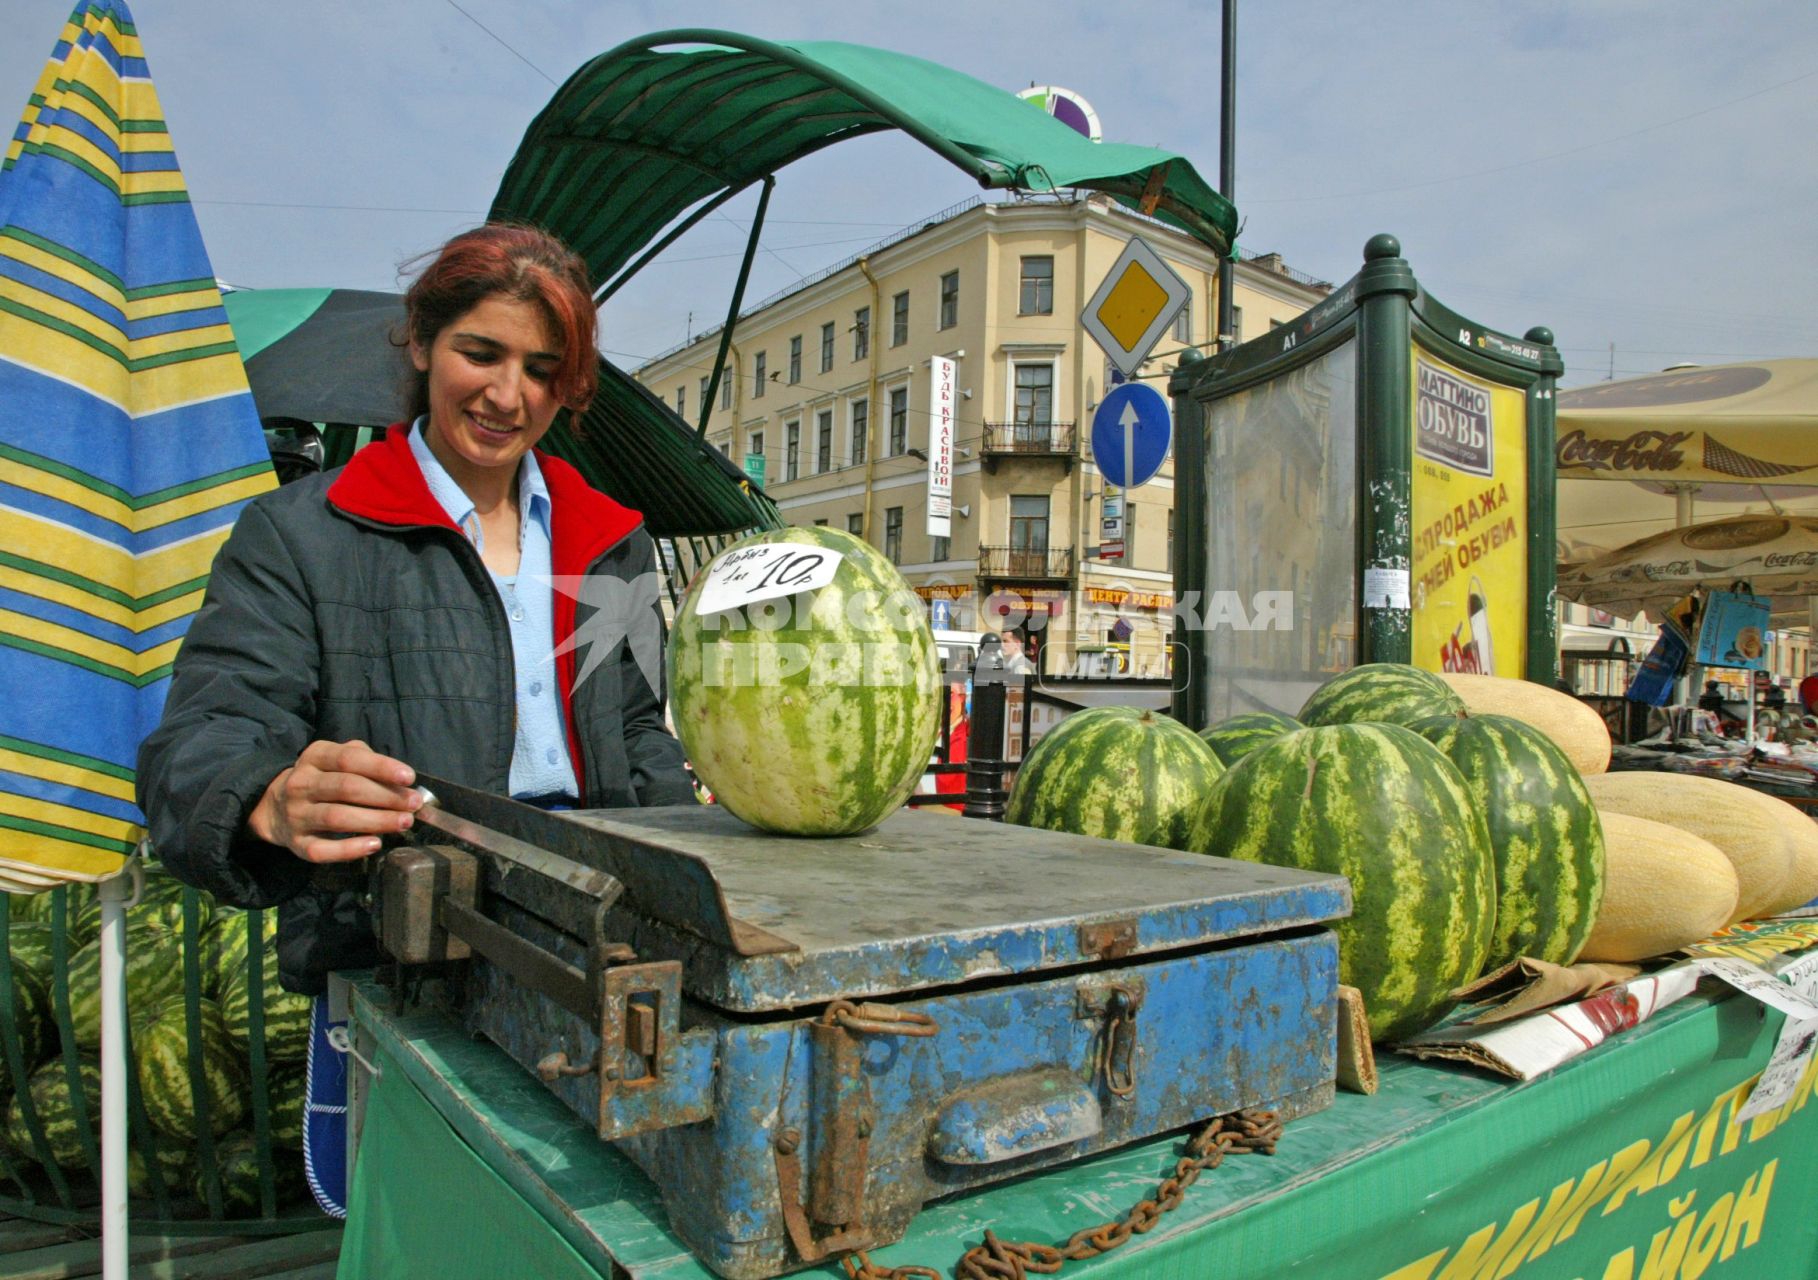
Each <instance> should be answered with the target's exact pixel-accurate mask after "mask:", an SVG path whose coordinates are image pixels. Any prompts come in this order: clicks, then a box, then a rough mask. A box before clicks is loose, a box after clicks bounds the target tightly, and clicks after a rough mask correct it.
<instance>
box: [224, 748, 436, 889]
mask: <svg viewBox="0 0 1818 1280" xmlns="http://www.w3.org/2000/svg"><path fill="white" fill-rule="evenodd" d="M416 779H417V774H416V770H414V769H412V768H411V767H410V766H409V765H407V764H405V763H404V762H403V761H402V760H394V759H392V758H391V757H390V756H382V755H380V754H379V753H378V752H376V751H374V750H373V749H372V748H371V747H369V746H367V745H366V744H365V743H364V742H360V741H357V740H356V741H353V742H312V743H310V744H309V745H308V746H307V747H305V748H303V752H302V754H301V755H299V756H298V757H297V762H296V763H295V764H294V765H291V766H290V767H289V768H288V769H286V770H284V772H282V773H280V774H279V775H278V776H277V777H275V778H273V779H272V780H271V784H270V785H269V786H267V787H266V788H265V794H264V795H262V796H260V797H259V803H258V804H256V805H254V806H253V811H252V813H251V814H250V815H248V817H247V819H246V826H247V829H248V830H250V831H251V832H252V834H253V835H255V836H257V837H258V838H259V839H261V840H263V841H265V842H266V843H268V844H275V845H280V846H282V847H283V848H286V849H289V850H290V851H291V852H292V853H294V854H296V855H297V857H299V858H302V859H303V860H304V861H305V862H352V861H354V860H356V859H359V858H364V857H367V856H368V855H370V854H374V853H377V852H378V851H379V839H378V837H380V836H389V835H396V834H397V833H398V832H400V831H405V830H408V829H409V827H410V825H411V823H412V822H413V821H415V819H414V818H413V816H412V815H413V814H414V813H415V812H416V811H417V809H419V808H421V807H422V804H423V793H422V792H421V791H418V790H416V789H414V788H413V786H412V785H411V784H413V783H414V782H415V781H416Z"/></svg>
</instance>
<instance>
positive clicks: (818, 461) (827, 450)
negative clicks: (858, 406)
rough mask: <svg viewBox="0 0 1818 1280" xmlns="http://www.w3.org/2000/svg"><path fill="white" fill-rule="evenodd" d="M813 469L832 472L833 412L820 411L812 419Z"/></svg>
mask: <svg viewBox="0 0 1818 1280" xmlns="http://www.w3.org/2000/svg"><path fill="white" fill-rule="evenodd" d="M814 469H815V470H816V471H831V470H833V410H831V409H822V410H821V411H820V412H819V413H818V414H816V415H815V419H814Z"/></svg>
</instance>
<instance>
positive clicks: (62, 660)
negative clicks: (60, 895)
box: [0, 0, 275, 887]
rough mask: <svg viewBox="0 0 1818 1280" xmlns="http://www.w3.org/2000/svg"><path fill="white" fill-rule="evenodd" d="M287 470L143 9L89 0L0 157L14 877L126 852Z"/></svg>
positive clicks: (6, 721)
mask: <svg viewBox="0 0 1818 1280" xmlns="http://www.w3.org/2000/svg"><path fill="white" fill-rule="evenodd" d="M13 34H14V35H15V36H17V32H16V31H15V32H14V33H13ZM274 483H275V482H274V480H273V477H272V472H271V468H270V465H269V463H268V461H267V456H266V451H265V447H264V443H263V437H262V435H261V433H260V429H259V421H258V417H257V414H256V412H255V410H254V408H253V401H252V396H251V394H250V393H249V392H248V391H247V386H246V372H245V370H244V369H243V368H242V366H241V363H240V357H239V354H238V352H237V351H236V349H235V347H234V338H233V333H232V331H231V330H230V329H229V327H228V322H227V315H226V312H225V311H224V310H223V308H222V305H221V295H220V293H219V291H218V290H217V289H216V287H215V280H214V272H213V270H212V269H211V268H210V266H209V262H208V255H207V253H206V252H205V251H204V250H203V247H202V235H201V232H200V231H199V229H198V228H197V226H196V220H195V214H194V211H193V210H192V209H191V207H190V203H189V195H188V192H187V191H186V190H185V188H184V185H183V175H182V173H181V172H180V171H179V170H178V168H177V157H176V154H175V152H174V151H172V149H171V140H170V135H169V133H168V132H167V131H166V129H165V125H164V119H163V112H162V110H161V109H160V107H159V105H158V95H157V92H156V90H154V89H153V87H152V82H151V78H150V75H149V73H148V71H147V69H146V63H145V56H144V53H143V51H142V50H141V48H140V45H139V35H138V32H137V30H136V28H135V27H134V25H133V20H132V15H131V14H130V13H129V12H128V11H127V7H126V5H125V4H123V3H121V2H120V0H82V2H81V3H78V4H77V6H76V9H75V12H74V13H73V14H71V15H70V18H69V21H68V23H67V24H66V25H65V27H64V29H63V34H62V38H61V39H59V40H58V41H57V45H56V48H55V49H54V50H53V51H52V54H51V59H50V63H49V64H48V65H47V66H46V67H45V69H44V74H43V75H42V76H41V77H40V78H39V81H38V84H37V87H36V89H34V91H33V92H32V95H31V100H30V102H28V103H27V105H26V108H25V116H24V119H23V121H22V122H21V123H20V125H19V128H18V130H17V131H16V132H15V133H14V135H13V138H12V141H11V143H10V145H9V146H8V147H7V150H6V158H5V162H4V165H3V166H0V878H4V879H7V880H10V881H11V882H12V883H14V884H15V885H17V886H20V887H29V886H31V885H33V884H42V883H46V882H50V881H57V880H94V879H99V878H102V877H105V876H108V875H111V874H113V873H114V872H115V871H116V870H118V868H119V866H120V865H121V863H122V861H123V859H124V858H125V857H126V856H127V855H128V854H130V853H131V852H132V849H133V846H134V845H135V844H136V843H137V841H138V839H139V837H140V835H141V834H142V830H143V817H142V815H141V814H140V812H139V810H138V808H137V806H136V805H135V803H134V791H133V759H134V755H135V753H136V752H137V750H138V746H139V742H140V740H141V739H142V738H143V737H144V736H145V735H146V733H147V732H149V731H150V730H151V728H152V727H153V726H154V725H155V724H156V723H157V719H158V715H159V713H160V711H161V710H162V709H163V705H164V695H165V691H166V689H167V687H168V684H169V679H170V670H171V661H172V659H173V658H174V657H175V655H176V651H177V646H178V645H179V644H180V643H181V642H182V639H183V634H184V632H185V631H186V630H187V629H188V626H189V621H190V618H191V616H192V615H193V614H194V612H195V610H196V608H197V607H198V606H199V605H200V604H201V601H202V590H203V587H204V586H205V585H206V584H207V580H208V571H209V566H210V564H211V563H212V562H213V559H214V555H215V552H216V550H217V549H218V548H219V547H220V545H221V543H222V541H223V540H224V539H225V538H226V537H227V532H228V529H229V527H230V526H231V525H232V523H233V521H234V518H235V516H236V515H237V514H238V512H239V510H240V507H241V506H242V505H243V504H244V503H245V502H246V501H247V500H248V499H250V498H252V497H253V496H255V495H256V494H259V493H262V492H264V491H265V490H267V489H269V488H271V487H272V486H273V484H274Z"/></svg>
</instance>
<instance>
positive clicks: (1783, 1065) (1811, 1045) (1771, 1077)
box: [1736, 1018, 1818, 1124]
mask: <svg viewBox="0 0 1818 1280" xmlns="http://www.w3.org/2000/svg"><path fill="white" fill-rule="evenodd" d="M1814 1052H1818V1019H1807V1020H1804V1021H1802V1020H1800V1019H1798V1018H1788V1019H1787V1020H1786V1025H1785V1026H1783V1027H1781V1028H1780V1039H1778V1040H1776V1041H1775V1042H1774V1052H1773V1054H1772V1056H1770V1057H1769V1058H1768V1064H1767V1066H1765V1067H1763V1068H1762V1069H1761V1079H1760V1080H1758V1081H1756V1083H1755V1088H1754V1091H1753V1092H1752V1093H1750V1094H1749V1100H1748V1101H1747V1102H1746V1103H1744V1104H1743V1107H1742V1109H1741V1110H1740V1111H1738V1112H1737V1113H1736V1122H1737V1123H1738V1124H1741V1123H1743V1122H1744V1121H1747V1120H1753V1119H1754V1118H1755V1117H1756V1116H1760V1115H1766V1114H1767V1113H1768V1112H1770V1111H1778V1110H1780V1108H1782V1107H1784V1106H1785V1105H1786V1104H1787V1103H1789V1102H1791V1101H1792V1100H1793V1095H1794V1094H1796V1093H1798V1092H1799V1082H1800V1081H1802V1080H1804V1079H1805V1073H1806V1071H1807V1069H1808V1068H1810V1066H1811V1064H1812V1056H1813V1054H1814Z"/></svg>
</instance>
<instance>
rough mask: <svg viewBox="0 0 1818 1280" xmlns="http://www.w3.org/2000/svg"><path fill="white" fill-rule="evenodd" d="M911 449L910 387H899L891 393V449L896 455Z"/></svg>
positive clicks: (890, 455)
mask: <svg viewBox="0 0 1818 1280" xmlns="http://www.w3.org/2000/svg"><path fill="white" fill-rule="evenodd" d="M908 449H909V388H908V387H897V388H895V389H894V390H893V391H891V393H890V451H889V454H888V455H887V456H889V457H892V458H894V457H896V456H897V455H898V454H901V453H906V452H908Z"/></svg>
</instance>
